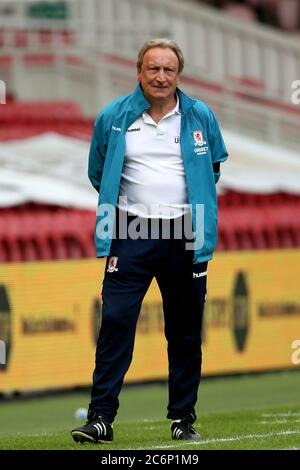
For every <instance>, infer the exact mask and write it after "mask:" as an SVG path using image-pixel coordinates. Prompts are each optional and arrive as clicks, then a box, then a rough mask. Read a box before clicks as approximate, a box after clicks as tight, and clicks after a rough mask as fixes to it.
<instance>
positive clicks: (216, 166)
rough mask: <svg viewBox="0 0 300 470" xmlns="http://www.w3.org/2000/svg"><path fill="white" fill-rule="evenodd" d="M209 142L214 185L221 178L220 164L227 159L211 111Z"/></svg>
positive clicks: (216, 123) (224, 147)
mask: <svg viewBox="0 0 300 470" xmlns="http://www.w3.org/2000/svg"><path fill="white" fill-rule="evenodd" d="M209 142H210V146H211V158H212V164H213V170H214V177H215V183H217V182H218V181H219V179H220V176H221V171H220V163H221V162H224V161H225V160H226V159H227V157H228V152H227V149H226V146H225V143H224V140H223V137H222V134H221V131H220V127H219V124H218V121H217V119H216V117H215V115H214V113H213V112H212V111H211V109H210V110H209Z"/></svg>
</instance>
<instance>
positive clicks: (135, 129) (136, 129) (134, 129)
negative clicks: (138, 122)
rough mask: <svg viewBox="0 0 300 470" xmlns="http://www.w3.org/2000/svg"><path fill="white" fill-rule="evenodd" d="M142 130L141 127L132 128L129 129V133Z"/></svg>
mask: <svg viewBox="0 0 300 470" xmlns="http://www.w3.org/2000/svg"><path fill="white" fill-rule="evenodd" d="M140 130H141V128H140V127H132V128H131V129H127V132H139V131H140Z"/></svg>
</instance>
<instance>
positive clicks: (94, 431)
mask: <svg viewBox="0 0 300 470" xmlns="http://www.w3.org/2000/svg"><path fill="white" fill-rule="evenodd" d="M71 434H72V437H73V439H74V441H76V442H94V443H97V442H103V443H105V442H112V440H113V437H114V433H113V428H112V425H111V423H109V422H108V421H107V419H105V418H102V417H101V416H97V414H96V413H95V411H94V410H92V409H91V408H90V409H89V411H88V414H87V422H86V423H85V424H84V425H83V426H80V427H79V428H76V429H73V431H71Z"/></svg>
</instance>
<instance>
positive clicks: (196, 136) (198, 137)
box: [193, 131, 204, 145]
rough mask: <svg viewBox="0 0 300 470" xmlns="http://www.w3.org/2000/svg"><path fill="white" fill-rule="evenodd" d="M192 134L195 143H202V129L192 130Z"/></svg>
mask: <svg viewBox="0 0 300 470" xmlns="http://www.w3.org/2000/svg"><path fill="white" fill-rule="evenodd" d="M193 136H194V141H195V145H203V144H204V141H203V134H202V131H194V132H193Z"/></svg>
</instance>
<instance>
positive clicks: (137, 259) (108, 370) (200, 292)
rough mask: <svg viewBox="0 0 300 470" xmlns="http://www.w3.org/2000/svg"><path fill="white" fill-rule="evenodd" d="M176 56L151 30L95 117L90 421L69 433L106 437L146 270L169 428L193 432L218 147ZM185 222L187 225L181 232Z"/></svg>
mask: <svg viewBox="0 0 300 470" xmlns="http://www.w3.org/2000/svg"><path fill="white" fill-rule="evenodd" d="M183 65H184V59H183V55H182V52H181V50H180V48H179V47H178V45H177V44H176V43H175V42H173V41H170V40H167V39H157V40H151V41H148V42H147V43H146V44H145V45H144V46H143V47H142V49H141V50H140V52H139V55H138V61H137V79H138V85H137V87H136V89H135V91H134V92H133V94H131V95H128V96H126V97H122V98H120V99H118V100H116V101H115V102H113V103H112V104H110V105H109V106H107V107H106V108H105V109H104V110H103V111H102V112H101V113H100V114H99V116H98V117H97V119H96V122H95V126H94V134H93V139H92V142H91V149H90V156H89V178H90V181H91V183H92V185H93V186H94V187H95V189H96V190H97V191H98V192H99V206H98V217H97V224H96V230H95V241H96V248H97V256H98V257H103V256H107V257H108V259H107V264H106V270H105V277H104V281H103V291H102V300H103V308H102V324H101V328H100V333H99V339H98V344H97V350H96V367H95V371H94V374H93V387H92V392H91V403H90V406H89V411H88V421H87V423H86V424H85V425H84V426H81V427H79V428H77V429H74V430H73V431H72V436H73V438H74V440H75V441H80V442H84V441H88V442H109V441H112V440H113V428H112V423H113V421H114V418H115V416H116V414H117V409H118V406H119V401H118V395H119V393H120V390H121V387H122V383H123V379H124V376H125V374H126V372H127V370H128V368H129V365H130V363H131V359H132V352H133V345H134V337H135V328H136V322H137V319H138V315H139V311H140V308H141V304H142V300H143V298H144V296H145V294H146V292H147V289H148V287H149V285H150V283H151V281H152V279H153V277H155V278H156V280H157V283H158V286H159V288H160V291H161V294H162V299H163V311H164V320H165V335H166V338H167V341H168V359H169V405H168V414H167V418H169V419H170V420H171V421H172V422H171V435H172V438H173V439H179V440H182V439H186V440H190V439H197V438H199V435H198V433H197V432H196V430H195V429H194V428H193V426H192V424H193V423H194V421H195V420H196V414H195V404H196V401H197V391H198V386H199V382H200V374H201V360H202V356H201V325H202V314H203V308H204V302H205V295H206V274H207V262H208V260H210V259H211V258H212V254H213V250H214V248H215V245H216V242H217V197H216V189H215V183H216V182H217V181H218V179H219V177H220V162H222V161H224V160H225V159H226V158H227V151H226V148H225V145H224V142H223V139H222V136H221V133H220V130H219V126H218V123H217V121H216V118H215V116H214V114H213V113H212V111H211V110H210V109H209V108H208V107H207V106H206V105H205V104H204V103H202V102H200V101H196V100H194V99H192V98H189V97H188V96H186V95H185V94H184V93H183V92H182V91H181V90H180V89H179V88H178V87H177V85H178V83H179V76H180V73H181V72H182V69H183ZM111 207H112V208H113V211H110V208H111ZM103 208H104V209H103ZM115 208H116V209H117V210H116V213H115ZM107 214H109V215H107ZM199 214H200V216H199ZM124 215H125V216H126V217H125V220H126V224H125V228H126V233H125V236H124V233H123V234H122V236H121V235H120V232H121V231H123V232H124V230H123V229H124V226H123V227H121V226H122V220H123V218H124ZM105 217H106V221H107V220H108V221H109V223H108V226H109V229H108V231H105V230H104V228H103V227H104V225H103V220H104V219H105ZM184 220H185V221H186V220H187V224H186V223H185V222H184ZM199 220H200V222H199ZM137 221H138V223H139V224H140V226H141V225H143V224H144V229H145V230H144V232H143V235H144V236H141V237H137V236H136V233H134V234H132V230H131V228H132V227H130V225H134V227H137ZM145 221H146V225H145ZM113 222H114V230H115V232H114V234H115V236H114V237H112V233H111V232H112V224H113ZM165 222H168V224H169V226H168V236H165V235H166V234H165V233H164V229H163V226H164V223H165ZM123 225H124V224H123ZM153 226H154V227H156V230H153ZM186 226H187V227H188V229H189V230H188V234H187V233H186V231H185V232H184V234H182V236H178V233H179V232H180V230H179V228H181V229H182V228H183V227H186ZM108 234H109V235H108ZM153 234H154V235H153ZM130 235H132V236H130ZM112 238H113V240H112ZM191 239H192V241H193V243H188V240H191ZM191 245H192V249H191Z"/></svg>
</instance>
